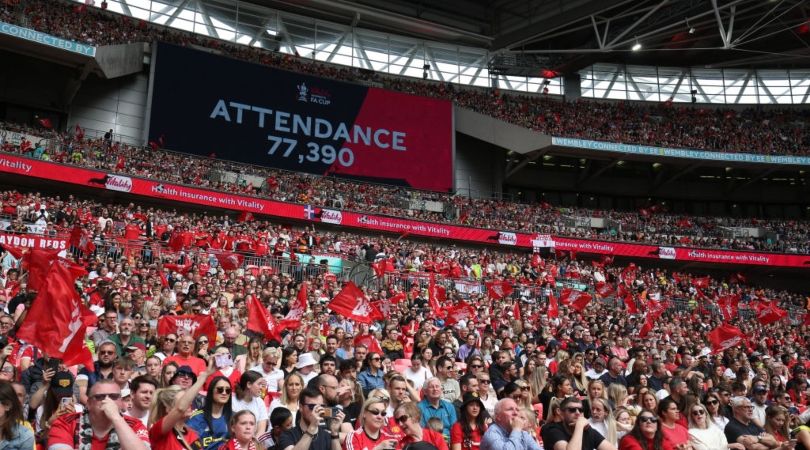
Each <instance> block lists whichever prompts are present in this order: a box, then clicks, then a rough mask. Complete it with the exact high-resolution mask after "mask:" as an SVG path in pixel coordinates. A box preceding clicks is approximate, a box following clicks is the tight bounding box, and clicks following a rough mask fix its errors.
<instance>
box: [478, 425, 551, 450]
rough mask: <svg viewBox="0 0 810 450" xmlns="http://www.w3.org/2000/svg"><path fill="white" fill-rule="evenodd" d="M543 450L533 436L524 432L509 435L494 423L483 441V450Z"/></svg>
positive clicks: (518, 431)
mask: <svg viewBox="0 0 810 450" xmlns="http://www.w3.org/2000/svg"><path fill="white" fill-rule="evenodd" d="M524 449H525V450H543V447H540V444H538V443H537V441H535V440H534V439H532V435H530V434H529V433H527V432H525V431H522V430H512V432H511V433H507V432H506V430H504V429H503V428H501V426H500V425H498V424H497V423H493V424H492V425H490V426H489V428H488V429H487V432H486V433H484V437H483V438H482V439H481V450H524Z"/></svg>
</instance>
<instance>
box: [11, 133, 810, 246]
mask: <svg viewBox="0 0 810 450" xmlns="http://www.w3.org/2000/svg"><path fill="white" fill-rule="evenodd" d="M0 129H5V130H9V131H21V132H28V133H32V134H34V135H37V134H38V135H44V136H45V137H48V138H49V139H50V142H51V147H52V148H48V145H47V144H39V143H32V142H27V141H25V142H21V143H20V144H19V145H16V146H15V145H13V144H12V143H11V142H10V141H9V140H8V139H5V136H3V135H2V133H0V149H1V150H2V151H6V152H12V153H22V154H25V155H27V156H31V157H36V158H41V159H46V160H50V161H54V162H60V163H68V164H74V165H79V166H82V167H90V168H95V169H102V170H107V171H111V172H116V173H122V174H128V175H136V176H141V177H145V178H151V179H155V180H159V181H168V182H174V183H180V184H185V185H191V186H196V187H204V188H209V189H214V190H219V191H226V192H231V193H238V194H243V195H251V196H257V197H263V198H270V199H273V200H279V201H288V202H297V203H303V204H312V205H314V206H318V207H325V208H336V209H343V210H350V211H357V212H362V213H375V214H383V215H389V216H394V217H401V218H405V219H420V220H427V221H432V222H439V223H451V224H461V225H468V226H474V227H480V228H488V229H493V230H498V231H533V232H537V233H549V234H555V235H560V236H568V237H579V238H591V239H605V240H611V241H623V242H641V243H650V244H656V245H676V246H677V245H682V246H694V247H708V248H724V249H734V250H752V251H773V252H780V253H801V254H807V253H810V227H808V222H807V221H804V220H782V219H757V218H730V217H709V216H686V215H678V214H670V213H667V212H666V211H665V209H664V208H663V207H662V206H661V205H651V206H650V207H648V208H643V209H640V210H637V211H603V210H591V209H586V208H562V207H554V206H552V205H550V204H549V203H547V202H538V203H533V204H525V203H518V202H511V201H502V200H491V199H473V198H468V197H463V196H453V195H451V194H444V193H438V192H426V191H417V190H410V189H406V188H402V187H396V186H387V185H379V184H370V183H359V182H354V181H350V180H344V179H339V178H336V177H330V176H315V175H308V174H303V173H296V172H287V171H283V170H277V169H271V168H264V167H259V166H251V165H247V164H241V163H236V162H230V161H224V160H218V159H210V158H203V157H199V156H194V155H188V154H180V153H173V152H168V151H163V150H160V149H158V148H152V147H134V146H129V145H126V144H123V143H120V142H113V141H111V140H108V139H105V138H104V137H99V138H97V139H90V138H86V137H84V136H83V132H82V133H78V134H77V133H76V131H75V130H73V131H72V132H70V133H58V132H54V131H48V130H36V129H31V128H27V127H21V126H19V125H15V124H0ZM227 172H230V173H233V174H239V176H244V175H249V176H253V177H256V178H255V179H260V180H264V181H263V183H262V185H260V186H254V185H253V184H252V183H240V182H239V181H238V180H237V178H236V177H234V180H235V181H233V182H227V181H223V177H222V174H223V173H227ZM427 201H431V202H440V203H441V204H442V205H444V211H445V212H443V213H440V212H432V211H428V210H427V209H422V208H414V207H413V205H420V204H423V202H427ZM591 217H596V218H604V219H606V220H607V221H608V223H609V224H612V225H610V226H605V227H604V228H592V227H590V226H587V227H583V226H580V225H577V223H576V219H577V218H580V219H583V218H585V219H589V218H591ZM587 222H588V223H589V224H590V220H587ZM735 228H738V229H739V228H753V229H764V230H765V231H766V233H763V235H762V237H753V236H748V235H745V234H743V235H739V234H737V235H735V233H734V229H735ZM768 232H770V233H768Z"/></svg>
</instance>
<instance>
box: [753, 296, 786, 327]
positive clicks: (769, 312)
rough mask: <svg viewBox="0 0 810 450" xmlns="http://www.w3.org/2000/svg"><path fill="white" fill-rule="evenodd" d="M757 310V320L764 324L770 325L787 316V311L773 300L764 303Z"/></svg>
mask: <svg viewBox="0 0 810 450" xmlns="http://www.w3.org/2000/svg"><path fill="white" fill-rule="evenodd" d="M761 305H762V306H761V307H760V308H758V311H757V320H758V321H759V323H761V324H762V325H768V324H771V323H774V322H778V321H780V320H782V319H783V318H784V317H787V314H788V313H787V311H785V310H784V309H781V308H779V307H778V306H776V304H775V303H774V302H773V301H770V302H767V303H764V304H762V303H761Z"/></svg>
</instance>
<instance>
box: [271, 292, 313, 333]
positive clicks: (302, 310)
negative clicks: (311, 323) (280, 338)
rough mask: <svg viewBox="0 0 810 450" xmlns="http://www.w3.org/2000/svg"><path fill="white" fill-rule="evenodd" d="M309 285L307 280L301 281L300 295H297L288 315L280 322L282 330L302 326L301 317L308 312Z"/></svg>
mask: <svg viewBox="0 0 810 450" xmlns="http://www.w3.org/2000/svg"><path fill="white" fill-rule="evenodd" d="M308 289H309V285H308V284H307V283H306V282H303V283H301V287H300V288H299V289H298V295H296V296H295V301H294V302H293V303H292V304H291V305H290V310H289V311H287V315H286V316H284V318H283V319H281V321H280V322H279V323H278V326H279V327H280V328H281V329H282V330H287V329H293V330H294V329H296V328H298V327H300V326H301V319H303V317H304V314H306V312H307V308H309V306H308V305H307V295H308V293H307V292H308Z"/></svg>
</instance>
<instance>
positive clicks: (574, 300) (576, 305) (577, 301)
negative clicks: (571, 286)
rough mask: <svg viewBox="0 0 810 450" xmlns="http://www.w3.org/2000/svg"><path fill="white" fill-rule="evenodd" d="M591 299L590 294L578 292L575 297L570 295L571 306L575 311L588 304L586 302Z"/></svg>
mask: <svg viewBox="0 0 810 450" xmlns="http://www.w3.org/2000/svg"><path fill="white" fill-rule="evenodd" d="M577 292H578V291H577ZM592 299H593V297H591V295H590V294H587V293H585V292H580V294H579V295H577V296H576V297H573V296H572V297H571V308H572V309H573V310H575V311H582V310H583V309H585V307H586V306H588V303H590V302H591V300H592Z"/></svg>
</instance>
